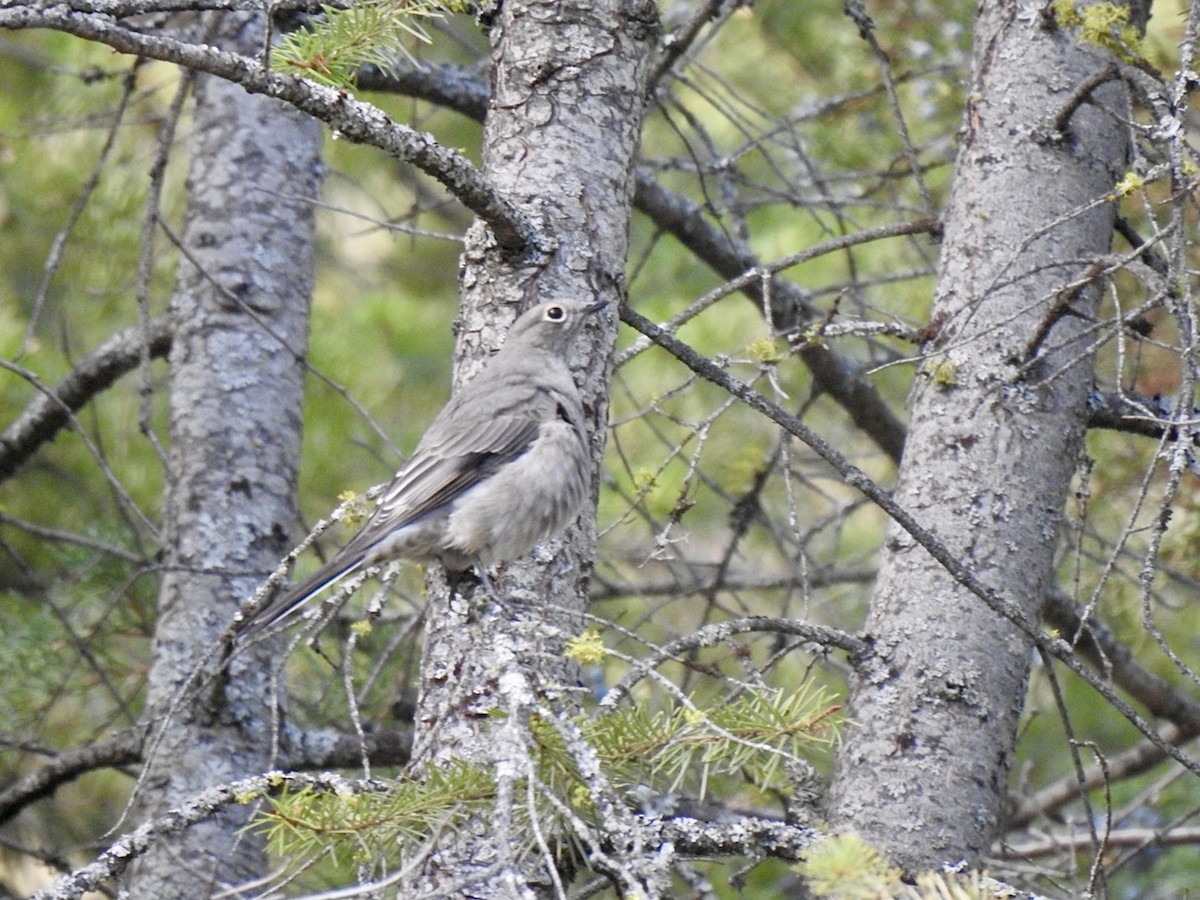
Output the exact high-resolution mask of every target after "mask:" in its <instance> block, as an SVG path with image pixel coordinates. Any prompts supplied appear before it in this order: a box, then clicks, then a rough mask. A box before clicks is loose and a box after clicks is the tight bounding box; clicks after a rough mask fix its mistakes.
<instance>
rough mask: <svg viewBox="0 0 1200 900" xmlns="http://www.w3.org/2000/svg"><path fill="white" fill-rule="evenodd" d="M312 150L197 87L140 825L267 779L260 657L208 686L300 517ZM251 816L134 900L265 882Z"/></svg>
mask: <svg viewBox="0 0 1200 900" xmlns="http://www.w3.org/2000/svg"><path fill="white" fill-rule="evenodd" d="M234 18H235V19H236V21H235V22H230V23H229V27H228V30H227V31H224V40H225V42H226V45H227V46H229V45H236V46H237V47H238V49H240V50H242V51H243V52H253V50H254V48H256V47H257V46H259V45H260V42H261V33H262V27H261V17H259V16H254V17H246V16H237V17H234ZM225 27H226V26H224V25H223V28H225ZM320 141H321V135H320V129H319V127H318V126H317V125H316V123H314V122H313V121H311V120H309V119H308V118H307V117H305V116H302V115H300V114H298V113H296V112H295V111H294V110H290V109H287V108H285V107H284V106H282V105H281V104H279V103H277V102H275V101H271V100H266V99H263V98H260V97H252V96H250V95H249V94H247V93H245V92H244V91H243V90H242V89H241V88H240V87H237V86H235V85H232V84H230V83H228V82H226V81H222V80H219V79H215V78H209V77H207V76H201V77H200V78H199V79H198V81H197V85H196V110H195V117H194V126H193V135H192V141H191V170H190V173H189V179H188V211H187V222H186V226H185V231H184V235H183V245H184V253H183V256H182V259H181V260H180V263H179V271H178V275H177V279H176V284H175V289H174V294H173V296H172V300H171V317H172V320H173V327H174V342H173V344H172V349H171V357H170V385H169V397H170V452H169V457H168V461H167V464H168V472H167V484H168V487H167V491H166V499H165V512H164V522H163V531H164V572H165V574H164V576H163V581H162V585H161V589H160V594H159V602H158V612H159V618H158V627H157V631H156V636H155V644H154V658H153V662H152V667H151V670H150V679H149V692H148V697H147V703H146V721H147V723H148V729H149V730H148V741H147V749H148V752H149V753H150V754H151V755H150V757H149V759H148V760H147V765H146V771H145V773H144V778H143V779H142V782H141V783H140V785H139V788H138V791H139V794H138V804H137V810H138V819H139V820H143V819H145V818H148V817H151V816H155V815H158V814H161V813H162V812H163V811H165V810H167V809H170V808H171V807H172V806H174V805H176V804H177V803H178V802H179V801H180V800H181V799H183V798H185V797H188V796H190V795H194V794H196V793H198V792H199V791H201V790H203V789H204V788H207V787H210V786H212V785H219V784H225V783H228V782H230V781H233V780H235V779H237V778H241V777H244V776H245V775H247V774H251V773H254V772H261V771H265V770H266V769H267V768H269V766H270V760H269V756H268V754H269V752H270V748H271V746H272V742H271V736H270V730H271V723H272V716H271V711H270V708H269V705H268V699H269V697H270V695H271V691H270V690H269V684H268V679H269V677H270V672H271V666H270V665H269V664H268V660H267V659H265V657H264V651H263V650H262V649H257V650H256V649H254V648H251V649H250V650H248V651H247V650H242V651H239V653H238V655H237V656H235V658H234V659H233V661H232V664H231V666H230V668H229V671H228V677H225V678H218V679H214V678H213V677H212V675H213V670H214V668H215V663H216V662H217V661H216V660H214V659H212V658H211V657H212V654H211V650H212V648H213V647H214V646H215V645H216V643H217V637H218V636H219V635H220V634H221V633H222V632H223V631H224V630H225V629H226V628H227V627H228V625H229V623H230V621H231V619H232V618H233V615H234V613H235V612H236V611H237V609H238V605H239V603H240V602H241V600H243V599H244V598H245V597H247V596H249V595H250V593H251V592H252V591H253V590H254V588H255V587H256V586H257V585H258V584H259V583H260V582H261V581H262V580H263V578H265V577H266V575H267V574H269V573H270V571H271V570H272V569H273V568H274V566H275V565H276V564H277V562H278V560H279V558H280V557H281V556H282V555H283V554H284V553H285V552H286V551H287V547H288V536H289V527H290V525H291V523H292V522H293V521H294V518H295V491H296V471H297V463H298V457H299V448H300V425H301V418H300V415H301V397H302V388H303V375H304V367H303V363H302V358H303V356H302V355H303V351H304V347H305V342H306V335H307V323H308V309H309V298H310V296H311V292H312V255H313V205H312V203H311V200H313V199H315V198H316V196H317V190H318V185H319V167H320V162H319V159H320V157H319V152H320ZM206 659H207V663H206V668H207V672H206V674H205V675H204V676H202V677H200V678H195V677H194V673H195V672H196V671H197V667H198V666H200V665H201V664H202V663H203V662H204V661H205V660H206ZM248 813H249V808H240V809H236V810H233V811H231V812H228V813H223V814H221V815H218V816H215V817H214V818H213V819H211V820H209V821H206V822H204V823H203V824H201V825H198V826H196V827H193V828H191V829H189V830H187V831H186V832H185V833H184V835H183V836H182V837H181V838H180V839H179V840H178V841H172V840H167V841H164V842H162V843H159V844H157V845H156V846H155V847H154V848H153V849H152V850H151V851H150V852H149V853H147V854H146V856H145V857H143V858H142V859H141V860H140V861H139V862H138V863H137V865H136V866H135V867H134V868H133V869H132V871H131V875H130V878H129V883H128V885H127V886H128V888H129V891H130V896H131V897H136V898H155V900H163V898H175V897H179V898H182V897H188V898H196V897H207V896H209V895H210V894H212V893H213V892H215V891H216V890H217V889H218V888H219V886H220V885H221V884H222V883H228V882H239V881H244V880H247V879H249V878H252V877H255V876H259V875H261V874H263V867H264V864H265V859H264V855H263V846H262V841H261V840H260V839H259V838H258V837H257V836H255V835H253V834H251V833H246V832H244V831H242V830H241V829H242V827H243V826H244V825H245V823H246V819H247V816H248Z"/></svg>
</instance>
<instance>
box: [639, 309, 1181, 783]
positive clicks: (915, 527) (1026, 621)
mask: <svg viewBox="0 0 1200 900" xmlns="http://www.w3.org/2000/svg"><path fill="white" fill-rule="evenodd" d="M621 321H623V322H625V323H626V324H627V325H630V326H632V327H633V328H636V329H637V330H638V331H640V332H641V333H642V334H644V335H646V336H647V337H649V338H651V339H652V340H653V341H654V342H655V343H656V344H658V345H659V346H660V347H662V348H663V349H664V350H666V351H667V352H669V353H670V354H671V355H672V356H674V357H675V358H676V359H678V360H679V361H680V362H682V363H683V364H684V365H686V366H687V367H688V368H690V369H691V370H692V371H693V372H695V373H696V374H697V375H699V376H700V377H702V378H704V379H705V380H707V381H710V382H712V383H713V384H715V385H717V386H718V387H721V388H724V389H725V390H727V391H729V393H730V394H732V395H733V396H735V397H737V398H738V399H739V400H741V401H742V402H743V403H745V404H747V405H748V406H750V407H751V408H752V409H756V410H758V411H759V412H761V413H763V414H764V415H765V416H767V417H768V418H769V419H771V420H772V421H773V422H775V423H776V424H777V425H779V426H780V427H781V428H783V429H785V430H786V431H788V432H789V433H791V434H792V435H794V436H795V437H797V438H799V439H800V440H802V441H803V442H804V443H806V444H807V445H808V446H809V447H811V448H812V449H813V450H814V451H816V453H817V454H818V455H819V456H820V457H821V458H822V459H824V460H825V461H826V462H827V463H829V465H831V466H832V467H833V469H834V470H835V471H836V472H837V473H838V474H839V475H840V476H841V477H842V479H843V480H844V481H845V483H846V484H848V485H850V486H851V487H853V488H855V489H857V490H859V491H861V492H862V493H863V494H865V495H866V496H867V497H868V498H869V499H870V500H871V501H872V502H873V503H875V504H876V505H877V506H878V507H879V508H880V509H882V510H883V511H884V512H885V513H887V514H888V516H890V517H891V518H892V519H893V520H894V521H895V522H896V524H898V525H899V526H900V527H901V528H903V529H904V530H905V531H906V532H908V534H909V535H911V536H912V538H913V540H915V541H916V542H917V543H918V544H920V545H921V546H922V547H923V548H925V550H926V552H928V553H929V555H930V556H932V557H933V558H934V559H935V560H936V561H937V562H938V563H939V564H940V565H941V566H942V568H944V569H945V570H946V572H947V573H948V574H949V575H950V576H951V577H952V578H953V579H954V580H955V581H957V582H958V583H959V584H961V585H962V586H963V587H965V588H966V589H967V590H968V591H970V592H971V593H972V594H974V595H975V596H976V597H978V598H979V599H980V600H982V601H983V602H984V603H985V604H986V605H987V606H988V607H989V608H990V609H991V610H993V611H994V612H996V613H998V614H999V615H1001V616H1003V617H1004V618H1006V619H1007V620H1008V621H1010V622H1011V623H1012V624H1014V625H1016V626H1017V628H1019V629H1020V630H1021V631H1022V632H1023V633H1024V634H1025V636H1026V637H1028V638H1029V640H1030V641H1031V642H1032V643H1033V644H1034V645H1036V646H1038V647H1040V648H1042V649H1043V650H1045V651H1046V652H1047V653H1049V654H1050V655H1051V656H1053V657H1054V658H1055V659H1057V660H1059V661H1060V662H1062V663H1063V664H1064V665H1065V666H1067V668H1069V669H1070V670H1071V671H1072V672H1074V673H1075V674H1076V675H1078V676H1079V677H1080V678H1082V679H1083V680H1084V681H1086V682H1087V683H1088V685H1090V686H1091V687H1092V689H1093V690H1095V691H1096V692H1097V693H1098V694H1100V695H1101V696H1102V697H1104V699H1105V700H1107V701H1108V702H1109V704H1110V705H1111V706H1112V707H1113V709H1115V710H1116V711H1117V712H1119V713H1120V714H1121V715H1122V716H1124V717H1125V719H1127V720H1128V721H1129V723H1130V724H1132V725H1133V726H1134V727H1135V728H1137V730H1138V731H1140V732H1141V733H1142V734H1143V735H1144V736H1145V737H1146V738H1147V739H1148V740H1150V741H1151V743H1153V744H1154V745H1155V746H1156V747H1158V748H1159V749H1160V750H1162V751H1163V753H1165V754H1166V755H1167V756H1170V757H1171V758H1172V759H1174V760H1175V761H1176V762H1178V763H1180V764H1181V765H1182V766H1184V767H1185V768H1187V769H1188V771H1190V772H1193V773H1195V774H1197V775H1200V762H1198V761H1197V760H1195V759H1193V758H1192V757H1191V756H1189V755H1188V754H1186V753H1184V752H1183V751H1181V750H1180V749H1179V748H1178V747H1173V746H1171V745H1170V744H1168V743H1167V742H1166V741H1164V740H1163V739H1162V738H1161V737H1160V736H1159V734H1158V732H1157V731H1156V730H1155V729H1154V727H1153V726H1152V725H1151V724H1150V723H1149V722H1147V721H1146V720H1145V719H1144V718H1143V717H1142V716H1141V715H1139V714H1138V712H1137V711H1136V710H1134V708H1133V707H1132V706H1130V705H1129V704H1128V703H1126V702H1125V701H1124V700H1123V699H1121V697H1120V696H1118V694H1117V693H1116V692H1115V691H1114V690H1113V689H1112V688H1111V687H1110V686H1109V684H1108V682H1107V681H1106V680H1104V679H1102V678H1100V677H1098V676H1097V675H1095V674H1093V673H1092V672H1091V671H1090V670H1088V669H1087V668H1086V667H1085V666H1084V664H1083V663H1082V662H1080V660H1079V659H1077V658H1076V656H1075V650H1074V648H1073V647H1072V646H1071V645H1070V644H1069V643H1067V642H1066V641H1065V640H1062V639H1059V638H1051V637H1048V636H1047V635H1046V634H1044V633H1043V632H1042V631H1041V629H1040V628H1038V626H1037V623H1036V622H1034V621H1032V620H1031V619H1030V618H1029V617H1028V616H1026V615H1025V614H1024V612H1022V611H1021V609H1020V608H1019V607H1018V606H1017V605H1016V604H1015V603H1013V602H1012V601H1011V600H1008V599H1007V598H1005V597H1003V596H1001V595H1000V594H999V593H998V592H997V591H995V590H994V589H992V588H991V587H989V586H988V585H986V584H984V583H983V582H982V581H981V580H980V578H979V576H977V575H976V574H975V573H974V572H973V571H971V569H970V568H969V567H968V566H966V565H965V564H964V563H963V562H962V561H961V560H960V559H958V558H957V557H956V556H955V555H954V554H953V553H951V552H950V550H949V549H948V548H947V547H946V545H945V544H943V543H942V542H941V541H940V540H938V538H937V537H936V536H935V535H934V534H933V533H932V532H930V531H929V530H928V529H926V528H925V527H924V526H923V525H921V523H919V522H918V521H917V520H916V519H915V518H913V516H912V514H911V513H909V512H908V510H906V509H904V508H903V507H901V506H900V505H899V504H898V503H896V501H895V500H893V499H892V497H891V495H890V494H889V493H888V492H887V491H885V490H884V489H883V488H882V487H880V486H879V485H878V484H877V483H876V482H875V481H873V480H872V479H871V478H870V477H869V476H868V475H867V474H866V473H865V472H863V471H862V469H860V468H858V467H857V466H855V465H853V464H852V463H851V462H850V461H849V460H848V459H846V457H845V456H843V455H842V454H841V453H839V452H838V451H837V450H835V449H834V448H833V446H832V445H831V444H829V442H827V441H826V440H825V439H824V438H822V437H820V436H819V435H818V434H817V433H816V432H814V431H813V430H812V429H811V428H809V427H808V426H807V425H805V424H804V423H803V422H802V421H800V420H799V419H798V418H796V417H795V416H793V415H792V414H791V413H789V412H788V411H787V410H785V409H783V408H782V407H780V406H777V405H776V404H774V403H772V402H771V401H769V400H768V399H766V398H765V397H764V396H762V395H761V394H760V393H758V392H757V391H755V390H754V389H753V388H751V387H750V386H749V385H747V384H745V383H744V382H742V381H739V380H738V379H737V378H734V377H733V376H732V375H730V374H729V373H728V372H726V371H725V370H724V369H723V368H721V367H720V366H718V365H717V364H716V363H714V362H713V361H712V360H710V359H708V358H707V357H705V356H704V355H702V354H700V353H697V352H696V351H695V350H693V349H692V348H691V347H689V346H688V345H687V344H685V343H683V342H682V341H680V340H678V339H676V338H675V337H674V336H672V335H670V334H667V333H666V332H665V331H663V330H662V329H661V328H659V327H658V326H657V325H655V324H654V323H653V322H651V321H650V320H649V319H647V318H646V317H645V316H641V315H639V314H638V313H636V312H634V311H633V310H631V309H629V308H627V307H622V309H621Z"/></svg>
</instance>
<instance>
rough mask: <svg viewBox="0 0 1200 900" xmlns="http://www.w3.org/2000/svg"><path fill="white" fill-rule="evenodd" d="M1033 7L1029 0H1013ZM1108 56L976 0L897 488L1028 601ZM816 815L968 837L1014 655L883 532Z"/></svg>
mask: <svg viewBox="0 0 1200 900" xmlns="http://www.w3.org/2000/svg"><path fill="white" fill-rule="evenodd" d="M1031 9H1032V8H1031ZM1110 63H1111V60H1110V59H1108V58H1107V57H1105V55H1104V54H1102V53H1100V52H1099V51H1097V50H1095V49H1094V48H1089V47H1085V46H1081V45H1080V43H1079V42H1078V40H1077V38H1076V36H1075V35H1074V34H1073V33H1071V32H1069V31H1065V30H1062V29H1059V28H1056V27H1053V26H1051V25H1048V23H1047V22H1046V21H1045V20H1044V19H1043V18H1042V17H1041V15H1039V14H1037V11H1036V10H1034V11H1033V13H1032V14H1030V15H1023V14H1022V13H1021V5H1020V4H1018V3H1016V2H996V0H987V2H984V3H982V4H981V8H980V13H979V17H978V20H977V25H976V34H975V49H974V62H973V75H972V83H971V86H970V92H969V101H968V104H969V105H968V109H967V115H966V121H965V125H964V132H963V136H962V142H961V146H960V148H959V154H958V160H957V164H956V167H955V172H954V184H953V189H952V194H951V198H950V208H949V210H948V212H947V216H946V220H945V243H944V246H943V248H942V255H941V262H940V266H939V272H938V285H937V296H936V299H935V302H934V308H933V311H932V320H931V327H930V332H931V336H930V338H929V339H928V340H927V342H926V344H925V345H924V347H923V350H924V352H925V355H926V359H925V362H924V364H923V366H922V370H921V374H920V376H919V377H918V378H917V381H916V385H915V387H914V388H913V391H912V396H911V398H910V413H911V426H910V431H909V436H908V441H907V443H906V445H905V451H904V458H903V462H902V466H901V471H900V476H899V485H898V487H897V489H896V499H897V500H898V501H899V502H900V503H901V504H902V505H903V506H904V507H906V508H907V509H909V510H910V511H912V512H913V513H914V514H915V516H916V518H917V519H918V521H920V522H921V523H922V524H923V525H924V526H925V527H926V528H928V529H930V530H932V531H933V532H934V533H935V534H936V535H937V536H938V537H939V539H940V540H941V541H942V542H944V544H945V545H946V546H948V547H949V548H950V549H951V550H952V551H953V552H954V553H955V554H956V555H957V556H958V557H959V558H960V559H961V560H962V561H963V562H964V563H965V564H966V565H968V566H969V567H970V568H971V569H972V571H974V573H975V574H976V575H977V576H978V577H979V578H980V579H982V580H983V581H984V582H986V583H987V584H988V585H989V586H990V587H992V588H994V589H995V590H996V591H998V592H999V593H1000V594H1002V595H1003V596H1004V597H1006V598H1008V599H1009V600H1010V601H1012V602H1013V603H1015V604H1018V605H1019V607H1020V608H1021V609H1022V610H1023V611H1024V613H1025V615H1026V616H1028V617H1029V618H1030V619H1033V620H1036V618H1037V614H1038V609H1039V607H1040V605H1041V602H1042V597H1043V594H1044V593H1045V591H1046V589H1047V587H1048V586H1049V585H1050V584H1051V582H1052V579H1053V577H1054V556H1055V539H1056V535H1057V533H1058V527H1059V521H1060V518H1061V514H1062V510H1063V507H1064V503H1065V501H1066V497H1067V492H1068V487H1069V484H1070V480H1071V477H1072V474H1073V471H1074V467H1075V463H1076V458H1077V453H1078V451H1079V449H1080V442H1081V440H1082V436H1083V432H1084V420H1085V414H1086V402H1087V395H1088V392H1089V390H1090V388H1091V386H1092V363H1093V360H1092V349H1091V342H1092V341H1093V340H1094V335H1092V334H1091V333H1090V332H1091V327H1092V323H1093V322H1094V321H1095V313H1096V307H1097V303H1098V301H1099V297H1100V290H1099V288H1100V284H1099V281H1098V279H1097V278H1096V277H1095V276H1096V275H1097V274H1098V273H1099V271H1100V268H1101V267H1100V266H1097V265H1095V264H1096V263H1097V261H1098V260H1099V259H1100V258H1101V257H1102V256H1103V255H1104V254H1106V253H1107V252H1108V250H1109V246H1110V240H1111V234H1112V226H1113V216H1114V209H1113V205H1112V204H1111V203H1108V202H1105V196H1106V194H1108V193H1109V192H1110V191H1111V190H1112V188H1113V185H1114V184H1115V183H1116V181H1117V180H1119V178H1120V177H1121V174H1122V171H1123V169H1124V166H1125V164H1126V154H1127V133H1126V128H1125V126H1124V125H1123V124H1122V122H1123V120H1125V119H1127V112H1126V98H1125V91H1124V89H1123V86H1122V85H1121V84H1120V82H1118V81H1109V82H1107V83H1104V84H1101V85H1100V86H1099V87H1097V88H1096V89H1095V90H1094V91H1092V93H1091V94H1090V96H1089V98H1088V100H1087V102H1085V103H1083V104H1081V105H1079V106H1078V108H1077V109H1075V110H1074V112H1073V113H1071V114H1070V116H1069V121H1068V123H1067V127H1066V128H1065V130H1064V132H1063V133H1062V134H1061V135H1054V134H1053V133H1052V132H1053V131H1054V129H1055V120H1056V118H1057V117H1058V116H1059V114H1060V112H1061V111H1062V110H1064V109H1066V108H1067V107H1068V104H1069V103H1070V99H1071V97H1072V95H1073V94H1074V93H1075V92H1076V89H1077V88H1078V87H1079V86H1080V84H1081V83H1083V82H1085V81H1086V80H1087V79H1088V78H1089V77H1091V76H1093V75H1095V74H1096V73H1097V72H1099V71H1101V70H1103V69H1104V68H1105V67H1107V66H1108V65H1109V64H1110ZM866 630H867V632H868V633H869V634H870V635H871V636H872V637H873V639H874V641H875V650H876V654H875V656H874V657H873V659H872V660H871V661H870V662H869V664H868V666H867V668H866V669H865V670H863V671H861V672H860V673H859V678H858V679H857V683H856V684H855V686H854V689H853V696H852V701H851V708H850V717H851V719H852V720H853V721H854V722H855V725H854V726H853V727H851V728H848V729H847V731H846V742H845V745H844V747H843V748H842V751H841V753H840V754H839V757H838V760H837V769H836V773H835V777H834V783H833V786H832V790H831V796H830V806H829V812H830V818H831V821H832V822H833V823H834V824H835V825H836V826H837V827H838V828H839V829H841V830H854V831H857V832H858V833H860V834H861V835H862V836H864V837H865V838H866V839H867V840H868V841H869V842H871V843H873V844H874V845H876V846H877V847H879V848H880V849H882V850H884V851H886V852H887V853H888V854H889V855H891V856H892V858H893V859H894V861H895V862H897V863H899V864H901V865H902V866H904V867H905V868H908V869H910V870H912V869H922V868H929V867H932V866H936V865H938V864H940V863H941V862H944V861H945V862H957V861H959V860H961V859H966V860H968V861H969V862H971V863H973V864H975V863H978V862H979V861H980V859H981V857H983V856H984V854H986V853H987V851H988V848H989V846H990V844H991V842H992V841H993V839H994V838H995V837H996V834H997V830H998V828H999V826H1000V823H1001V817H1002V807H1003V801H1004V796H1005V791H1006V786H1007V776H1008V772H1009V768H1010V765H1011V761H1012V749H1013V745H1014V739H1015V734H1016V728H1017V722H1018V716H1019V714H1020V712H1021V708H1022V702H1023V699H1024V691H1025V685H1026V680H1027V676H1028V669H1029V661H1030V645H1029V642H1028V641H1027V640H1026V639H1025V637H1023V636H1022V634H1021V633H1020V632H1019V631H1018V630H1017V628H1016V627H1014V626H1013V625H1012V624H1010V623H1009V622H1008V621H1006V620H1004V619H1002V618H1001V617H999V616H998V615H997V614H996V613H994V612H992V611H991V610H990V609H988V608H987V607H986V606H985V605H984V604H983V603H982V602H981V601H980V600H979V599H977V598H976V597H975V596H974V595H972V594H971V593H969V592H968V591H967V590H966V589H965V588H963V587H962V586H960V585H959V584H957V583H956V582H955V581H954V579H952V578H951V577H950V576H949V575H947V574H946V572H945V571H944V570H943V569H941V567H940V566H939V565H938V564H937V563H936V562H934V560H933V559H932V558H931V557H930V556H929V554H928V553H926V552H925V550H924V549H922V548H921V547H920V546H918V545H917V544H916V542H915V541H913V540H912V539H911V538H910V537H909V536H908V535H907V534H906V533H904V532H903V531H902V530H901V529H899V528H896V527H893V528H892V529H891V532H890V533H889V536H888V540H887V546H886V549H885V553H884V559H883V563H882V566H881V569H880V573H879V579H878V583H877V586H876V590H875V595H874V597H873V599H872V606H871V611H870V616H869V619H868V622H867V626H866Z"/></svg>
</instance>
